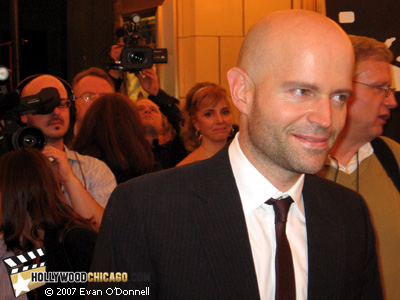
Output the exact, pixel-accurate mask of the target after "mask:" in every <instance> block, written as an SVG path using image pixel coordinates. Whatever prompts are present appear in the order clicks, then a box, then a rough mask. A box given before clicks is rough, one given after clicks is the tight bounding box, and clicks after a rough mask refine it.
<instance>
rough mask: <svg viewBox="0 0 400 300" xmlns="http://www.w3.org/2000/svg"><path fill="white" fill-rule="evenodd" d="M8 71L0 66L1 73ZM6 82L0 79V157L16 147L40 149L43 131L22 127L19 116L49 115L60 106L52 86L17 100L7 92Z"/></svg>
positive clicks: (11, 93)
mask: <svg viewBox="0 0 400 300" xmlns="http://www.w3.org/2000/svg"><path fill="white" fill-rule="evenodd" d="M6 71H7V72H8V70H7V69H6V68H5V67H0V74H4V73H5V72H6ZM7 80H8V78H4V77H3V76H0V90H1V92H0V156H1V155H2V154H4V153H6V152H8V151H11V150H15V149H19V148H23V147H25V148H35V149H38V150H42V149H43V147H44V145H45V143H46V138H45V136H44V134H43V132H42V131H41V130H40V129H39V128H37V127H34V126H21V122H20V120H19V118H20V116H21V115H27V114H40V115H46V114H49V113H51V112H52V111H53V110H54V108H56V107H57V106H59V105H60V95H59V93H58V90H57V89H56V88H53V87H48V88H44V89H42V90H41V91H40V92H39V93H38V94H36V95H32V96H28V97H23V98H21V97H19V95H18V93H17V92H7Z"/></svg>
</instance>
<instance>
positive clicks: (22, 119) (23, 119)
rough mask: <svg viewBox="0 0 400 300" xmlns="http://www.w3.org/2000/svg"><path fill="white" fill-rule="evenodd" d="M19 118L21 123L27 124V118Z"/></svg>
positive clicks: (24, 116)
mask: <svg viewBox="0 0 400 300" xmlns="http://www.w3.org/2000/svg"><path fill="white" fill-rule="evenodd" d="M19 118H20V120H21V122H22V123H25V124H28V117H27V116H26V115H21V116H20V117H19Z"/></svg>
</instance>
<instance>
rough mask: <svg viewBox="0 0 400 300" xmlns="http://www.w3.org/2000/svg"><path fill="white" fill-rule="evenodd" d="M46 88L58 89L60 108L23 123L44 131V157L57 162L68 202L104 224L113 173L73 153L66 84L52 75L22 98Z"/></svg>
mask: <svg viewBox="0 0 400 300" xmlns="http://www.w3.org/2000/svg"><path fill="white" fill-rule="evenodd" d="M46 87H54V88H56V89H57V90H58V93H59V96H60V99H61V100H60V105H59V106H58V107H55V108H54V110H53V111H52V112H51V113H49V114H45V115H42V114H27V115H23V116H21V121H22V122H24V123H26V124H28V125H30V126H36V127H38V128H40V129H41V130H42V131H43V133H44V135H45V137H46V146H45V147H44V149H43V151H42V152H43V154H45V155H46V156H47V157H49V158H50V159H51V160H52V161H53V165H54V166H55V168H56V170H57V173H58V176H59V181H60V184H61V185H62V189H63V193H64V196H65V198H66V199H67V201H68V203H69V204H70V205H71V206H72V207H73V208H74V209H75V211H76V212H78V213H79V214H80V215H81V216H83V217H84V218H88V219H89V218H92V219H93V221H94V222H96V224H97V226H99V225H100V223H101V219H102V216H103V212H104V207H105V206H106V204H107V201H108V198H109V196H110V194H111V192H112V191H113V189H114V188H115V186H116V181H115V177H114V175H113V173H112V172H111V170H110V169H109V168H108V167H107V165H106V164H105V163H103V162H102V161H100V160H98V159H96V158H93V157H90V156H86V155H80V154H79V153H77V152H75V151H72V150H69V149H68V148H67V146H65V145H64V137H65V135H66V134H67V132H68V131H70V130H71V127H72V128H73V124H71V122H70V120H71V118H73V117H74V116H73V114H74V112H73V111H72V112H71V109H72V107H73V105H74V103H73V102H72V101H73V99H71V94H72V93H71V94H70V95H69V94H68V92H67V90H66V88H65V86H64V85H63V84H62V82H61V81H60V80H59V79H58V78H56V77H54V76H51V75H41V76H38V77H36V78H34V79H32V80H30V81H29V82H28V83H26V84H25V85H24V86H23V87H22V91H21V97H27V96H31V95H36V94H38V93H39V92H40V91H41V90H42V89H44V88H46Z"/></svg>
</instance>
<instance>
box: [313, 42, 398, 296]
mask: <svg viewBox="0 0 400 300" xmlns="http://www.w3.org/2000/svg"><path fill="white" fill-rule="evenodd" d="M350 39H351V41H352V43H353V47H354V50H355V54H356V67H355V72H354V76H353V94H352V96H351V97H350V99H349V101H348V106H347V109H348V115H347V121H346V125H345V127H344V129H343V131H342V132H341V134H340V135H339V137H338V139H337V141H336V143H335V145H334V147H333V148H332V151H331V153H330V156H329V158H328V161H327V165H326V166H325V168H324V169H323V171H322V172H321V173H320V175H321V176H323V177H326V178H328V179H331V180H333V181H335V182H338V183H340V184H342V185H344V186H346V187H348V188H351V189H353V190H356V191H358V192H359V193H361V194H362V195H363V196H364V198H365V200H366V202H367V205H368V208H369V211H370V214H371V217H372V218H371V219H372V223H373V225H374V227H375V231H376V238H377V245H378V259H379V263H380V269H381V276H382V286H383V290H384V295H385V299H400V289H399V287H398V283H399V276H400V260H399V259H398V254H399V253H400V194H399V190H398V188H396V184H399V183H400V178H399V177H400V176H398V177H397V178H396V177H393V178H391V172H392V171H390V169H393V172H394V173H396V172H397V173H398V172H399V166H398V165H399V163H400V145H399V144H397V143H396V142H395V141H393V140H391V139H389V138H386V137H379V136H380V135H382V132H383V126H384V125H385V124H386V122H387V120H388V118H389V117H390V110H391V109H393V108H396V107H397V102H396V99H395V97H394V92H395V89H393V88H392V87H391V84H392V76H391V67H390V63H391V61H392V60H393V55H392V53H391V51H390V50H389V49H388V48H387V47H386V46H385V44H383V43H381V42H378V41H376V40H375V39H372V38H367V37H360V36H350ZM378 137H379V138H378ZM382 147H383V148H382ZM384 149H385V150H384ZM385 151H386V152H385ZM382 156H383V158H382ZM389 157H392V158H391V159H389Z"/></svg>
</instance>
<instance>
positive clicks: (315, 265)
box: [303, 175, 346, 300]
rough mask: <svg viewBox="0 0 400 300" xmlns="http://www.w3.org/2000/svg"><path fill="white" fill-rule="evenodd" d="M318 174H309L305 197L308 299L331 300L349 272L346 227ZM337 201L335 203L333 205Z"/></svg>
mask: <svg viewBox="0 0 400 300" xmlns="http://www.w3.org/2000/svg"><path fill="white" fill-rule="evenodd" d="M315 180H317V178H316V177H314V176H308V175H306V180H305V183H304V188H303V198H304V206H305V214H306V224H307V243H308V299H310V300H311V299H328V298H329V299H330V296H332V295H331V294H330V293H332V291H338V290H339V289H340V283H339V282H340V281H339V280H338V279H339V278H342V277H343V274H344V273H345V264H346V261H345V260H346V257H345V253H344V249H345V240H344V227H343V220H342V217H341V215H340V214H338V213H335V211H334V207H335V204H334V199H330V197H331V195H332V191H328V190H323V189H322V188H320V185H319V184H318V183H315ZM332 204H333V205H332Z"/></svg>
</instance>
